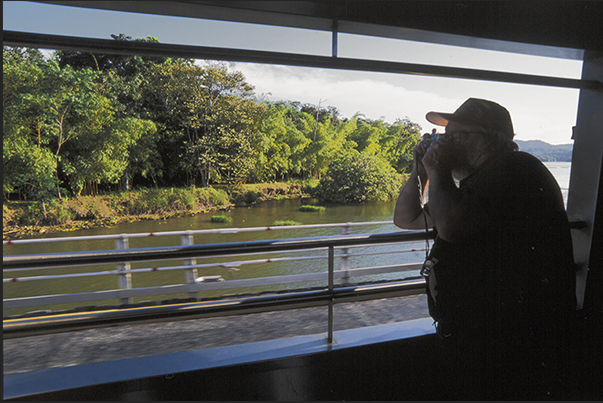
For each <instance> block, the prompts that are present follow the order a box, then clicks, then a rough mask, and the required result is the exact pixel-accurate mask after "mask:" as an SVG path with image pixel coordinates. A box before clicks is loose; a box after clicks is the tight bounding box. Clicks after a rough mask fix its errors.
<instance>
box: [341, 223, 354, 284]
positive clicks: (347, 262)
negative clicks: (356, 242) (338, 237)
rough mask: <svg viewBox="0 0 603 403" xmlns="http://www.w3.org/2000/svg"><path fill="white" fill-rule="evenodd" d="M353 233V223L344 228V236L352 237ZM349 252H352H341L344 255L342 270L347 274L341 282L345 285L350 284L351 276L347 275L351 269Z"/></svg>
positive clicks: (345, 250) (346, 249)
mask: <svg viewBox="0 0 603 403" xmlns="http://www.w3.org/2000/svg"><path fill="white" fill-rule="evenodd" d="M351 233H352V223H346V225H345V226H344V227H343V231H342V233H341V234H342V235H350V234H351ZM349 251H350V249H349V248H343V249H341V252H342V254H343V256H342V257H341V270H342V271H344V272H346V273H345V275H344V276H343V277H342V278H341V281H342V282H343V283H344V284H345V283H349V282H350V276H349V275H348V273H347V271H348V270H349V268H350V257H349Z"/></svg>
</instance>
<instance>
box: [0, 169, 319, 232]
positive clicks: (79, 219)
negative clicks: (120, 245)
mask: <svg viewBox="0 0 603 403" xmlns="http://www.w3.org/2000/svg"><path fill="white" fill-rule="evenodd" d="M316 183H317V181H316ZM316 183H314V182H312V181H309V182H303V183H301V182H277V183H263V184H249V185H236V186H228V185H216V186H212V187H207V188H196V187H188V188H162V189H140V190H134V191H129V192H120V193H107V194H99V195H95V196H80V197H76V198H66V197H64V198H63V199H56V200H52V201H48V202H46V203H44V204H42V203H41V202H25V201H5V202H4V204H3V212H2V213H3V214H2V224H3V229H2V238H3V239H17V238H22V237H26V236H33V235H39V234H49V233H55V232H64V231H73V230H81V229H89V228H99V227H111V226H113V225H116V224H119V223H123V222H134V221H141V220H162V219H166V218H173V217H185V216H193V215H196V214H201V213H208V212H212V211H219V210H224V209H228V208H230V207H233V206H234V207H236V206H248V205H251V204H254V203H258V202H262V201H266V200H275V199H286V198H301V197H310V196H311V193H312V189H313V188H314V187H315V186H316Z"/></svg>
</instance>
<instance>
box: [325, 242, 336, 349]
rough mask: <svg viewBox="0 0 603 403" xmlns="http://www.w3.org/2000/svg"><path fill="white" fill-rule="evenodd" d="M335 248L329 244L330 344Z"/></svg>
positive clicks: (328, 333)
mask: <svg viewBox="0 0 603 403" xmlns="http://www.w3.org/2000/svg"><path fill="white" fill-rule="evenodd" d="M334 255H335V254H334V248H333V246H329V285H328V287H329V293H330V294H331V298H330V300H329V317H328V322H329V323H328V330H327V341H328V342H329V344H331V343H333V305H334V298H333V278H334V273H333V270H334V266H335V265H334Z"/></svg>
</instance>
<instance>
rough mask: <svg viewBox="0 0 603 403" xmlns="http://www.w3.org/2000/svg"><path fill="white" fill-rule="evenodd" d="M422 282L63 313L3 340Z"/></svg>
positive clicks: (362, 294)
mask: <svg viewBox="0 0 603 403" xmlns="http://www.w3.org/2000/svg"><path fill="white" fill-rule="evenodd" d="M424 292H425V281H424V280H423V279H421V280H408V281H398V282H392V283H386V284H380V285H377V286H374V285H371V286H352V287H340V288H339V287H338V288H335V289H334V290H333V291H329V290H326V289H325V290H317V291H306V292H296V293H291V294H285V295H271V296H260V297H251V298H244V299H230V300H225V301H212V302H194V303H186V304H176V305H167V306H152V307H142V308H123V309H115V310H108V311H96V312H87V313H77V314H64V315H56V316H54V317H53V316H44V317H36V318H23V319H10V320H4V321H3V338H4V339H10V338H17V337H25V336H34V335H40V334H52V333H60V332H67V331H74V330H83V329H91V328H98V327H106V326H115V325H125V324H142V323H158V322H164V321H169V322H173V321H177V320H188V319H198V318H208V317H216V316H220V317H224V316H230V315H242V314H249V313H259V312H269V311H276V310H287V309H297V308H310V307H316V306H326V305H328V304H329V303H330V302H331V301H332V302H335V303H344V302H353V301H364V300H370V299H375V298H385V297H395V296H406V295H415V294H422V293H424Z"/></svg>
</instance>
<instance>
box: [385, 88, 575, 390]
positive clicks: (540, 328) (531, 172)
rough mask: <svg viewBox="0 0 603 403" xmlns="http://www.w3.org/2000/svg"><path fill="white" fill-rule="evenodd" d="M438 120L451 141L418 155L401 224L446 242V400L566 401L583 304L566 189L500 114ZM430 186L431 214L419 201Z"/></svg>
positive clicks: (435, 295) (441, 350)
mask: <svg viewBox="0 0 603 403" xmlns="http://www.w3.org/2000/svg"><path fill="white" fill-rule="evenodd" d="M426 118H427V120H429V121H430V122H431V123H433V124H436V125H441V126H446V131H445V133H443V134H439V137H438V139H437V141H428V140H425V139H424V140H423V141H421V142H420V143H419V144H418V145H417V146H416V147H415V149H414V160H415V166H414V169H413V172H412V174H411V176H410V178H409V180H408V182H407V184H406V185H405V186H404V188H403V189H402V191H401V193H400V196H399V198H398V202H397V205H396V210H395V215H394V223H395V224H396V225H397V226H399V227H401V228H406V229H423V228H425V227H426V225H427V226H428V227H433V228H434V229H435V230H436V232H437V238H436V240H435V242H434V244H433V247H432V249H431V251H430V253H429V257H428V259H427V261H426V263H425V265H424V270H423V273H424V275H425V276H426V278H427V284H428V287H427V288H428V303H429V311H430V314H431V316H432V317H433V318H434V320H435V323H436V329H437V334H438V337H437V340H438V345H437V352H438V364H440V365H441V369H442V370H443V374H444V376H445V377H444V379H447V380H448V382H447V383H446V384H442V385H441V387H442V395H441V398H442V399H447V400H448V399H481V400H484V399H488V400H490V399H496V400H509V399H525V400H534V399H564V398H565V395H563V392H564V391H567V388H568V386H567V380H565V379H564V376H565V375H566V374H568V372H569V370H568V368H566V367H565V365H566V363H567V359H566V358H567V354H569V353H568V348H569V347H568V344H569V343H568V342H569V339H570V335H569V332H570V331H571V329H572V326H573V322H572V320H573V317H574V314H575V308H576V297H575V271H574V267H575V264H574V261H573V253H572V243H571V237H570V231H569V224H568V220H567V215H566V212H565V208H564V203H563V199H562V195H561V191H560V189H559V186H558V185H557V182H556V180H555V179H554V177H553V176H552V175H551V173H550V172H549V171H548V170H547V169H546V167H545V166H544V165H543V164H542V163H541V162H540V161H538V160H537V159H536V158H535V157H533V156H532V155H530V154H526V153H524V152H520V151H517V145H516V144H515V143H514V142H513V136H514V133H513V124H512V122H511V117H510V115H509V112H508V111H507V110H506V109H505V108H504V107H502V106H500V105H499V104H497V103H494V102H491V101H486V100H481V99H474V98H470V99H468V100H467V101H465V103H463V104H462V105H461V106H460V107H459V108H458V109H457V110H456V111H455V112H454V113H437V112H430V113H428V114H427V116H426ZM428 179H429V189H428V191H427V195H426V196H428V198H427V202H426V201H425V198H423V197H420V194H419V192H418V190H417V189H418V188H419V184H420V185H421V187H424V186H425V184H426V183H427V180H428ZM455 180H456V181H457V182H458V185H457V184H456V183H455ZM425 202H426V204H425ZM423 206H424V208H423Z"/></svg>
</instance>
